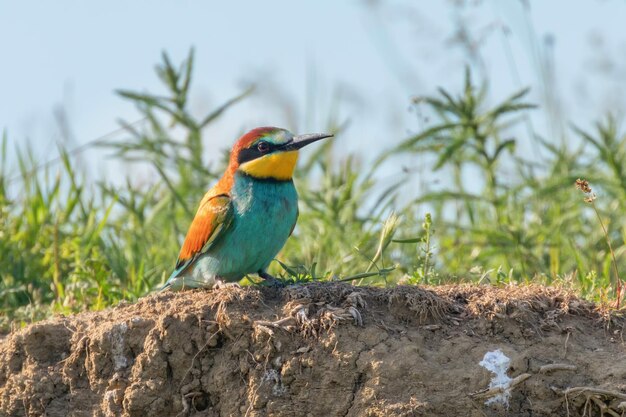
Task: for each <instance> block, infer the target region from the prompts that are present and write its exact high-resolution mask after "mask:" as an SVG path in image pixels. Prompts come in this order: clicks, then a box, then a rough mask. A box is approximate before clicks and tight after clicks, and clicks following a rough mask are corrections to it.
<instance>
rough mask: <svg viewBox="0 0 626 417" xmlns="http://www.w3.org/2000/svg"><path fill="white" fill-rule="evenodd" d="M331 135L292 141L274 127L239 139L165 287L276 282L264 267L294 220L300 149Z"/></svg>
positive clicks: (261, 128) (188, 233)
mask: <svg viewBox="0 0 626 417" xmlns="http://www.w3.org/2000/svg"><path fill="white" fill-rule="evenodd" d="M330 136H332V135H328V134H323V133H322V134H319V133H315V134H309V135H299V136H294V135H293V134H292V133H291V132H289V131H287V130H285V129H279V128H276V127H259V128H256V129H254V130H252V131H250V132H248V133H246V134H245V135H243V136H242V137H241V138H240V139H239V140H238V141H237V142H236V143H235V145H234V146H233V148H232V151H231V153H230V160H229V163H228V168H226V172H225V173H224V175H222V177H221V178H220V180H219V181H218V182H217V183H216V184H215V185H214V186H213V188H211V189H210V190H209V191H208V192H207V193H206V194H205V196H204V198H203V199H202V201H201V202H200V206H199V207H198V211H197V212H196V216H195V218H194V219H193V221H192V222H191V225H190V226H189V231H188V232H187V237H186V238H185V241H184V243H183V246H182V248H181V250H180V254H179V255H178V261H177V262H176V267H175V269H174V272H173V273H172V275H171V276H170V277H169V279H168V280H167V282H166V283H165V286H164V288H168V287H169V288H171V289H174V290H178V289H182V288H198V287H212V286H213V285H214V284H215V283H216V281H226V282H229V281H230V282H235V281H239V280H240V279H241V278H243V277H244V275H247V274H252V273H256V274H258V275H259V277H261V278H263V279H265V280H268V281H270V282H272V283H276V279H275V278H274V277H272V276H271V275H270V274H268V273H267V267H268V266H269V264H270V262H271V261H272V260H273V259H274V257H275V256H276V254H277V253H278V251H280V249H281V248H282V247H283V245H284V244H285V242H286V241H287V238H288V237H289V236H290V235H291V232H292V231H293V228H294V227H295V225H296V220H297V218H298V194H297V192H296V188H295V187H294V185H293V180H292V176H293V171H294V169H295V167H296V161H297V160H298V150H299V149H300V148H302V147H303V146H306V145H308V144H309V143H313V142H315V141H318V140H320V139H324V138H328V137H330Z"/></svg>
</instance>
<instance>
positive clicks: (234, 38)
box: [0, 0, 626, 173]
mask: <svg viewBox="0 0 626 417" xmlns="http://www.w3.org/2000/svg"><path fill="white" fill-rule="evenodd" d="M469 3H470V4H472V5H473V4H476V3H478V6H468V7H464V8H461V9H459V8H455V7H453V6H451V4H452V2H451V1H444V0H440V1H426V0H422V1H416V0H412V1H411V0H394V1H369V2H365V1H356V0H352V1H351V0H342V1H337V0H317V1H310V2H302V1H293V0H292V1H286V0H285V1H279V0H264V1H222V2H216V1H191V0H188V1H155V0H150V1H148V0H134V1H124V0H110V1H107V2H84V1H78V0H74V1H70V0H55V1H49V2H44V1H32V0H21V1H8V0H0V52H1V53H2V65H1V66H0V128H6V129H7V131H8V134H9V143H10V145H14V144H17V143H24V142H25V141H26V140H30V141H31V143H33V144H35V148H36V153H37V155H38V157H40V158H42V159H47V158H50V157H53V156H55V154H56V145H55V143H56V142H57V141H58V140H59V138H60V134H59V129H58V127H57V126H56V123H55V121H54V117H53V109H54V107H55V106H58V105H62V106H64V107H65V108H66V110H67V112H68V115H69V121H70V126H71V128H72V132H73V136H74V141H75V142H74V143H73V144H70V145H71V146H74V145H76V144H80V143H84V142H86V141H89V140H92V139H94V138H96V137H98V136H101V135H103V134H105V133H107V132H109V131H111V130H114V129H115V128H116V127H117V123H116V120H117V119H118V118H124V119H126V120H128V121H132V120H134V119H135V118H137V113H136V112H135V110H134V108H133V107H132V105H130V104H129V103H127V102H126V101H124V100H122V99H121V98H119V97H118V96H116V95H115V94H114V92H113V90H115V89H118V88H126V89H134V90H149V91H152V92H160V91H162V87H161V86H160V84H159V82H158V80H157V78H156V75H155V74H154V70H153V68H154V65H155V63H157V62H158V60H159V59H160V53H161V51H162V50H166V51H168V52H169V53H170V55H171V57H172V58H173V60H174V61H175V62H178V61H179V60H180V59H182V58H184V57H185V56H186V53H187V51H188V49H189V47H190V46H194V47H195V50H196V64H197V65H196V68H195V72H194V75H195V79H194V85H193V87H192V88H193V94H192V99H193V100H192V102H193V108H194V110H195V111H197V112H198V113H199V114H201V113H204V112H206V111H207V110H209V109H210V108H212V107H213V106H216V105H219V104H220V103H221V102H223V101H225V100H226V99H228V98H230V97H232V96H233V95H236V94H237V93H238V92H240V91H242V86H243V85H245V84H247V83H249V82H254V83H256V84H257V85H258V95H257V97H255V98H253V99H251V100H248V101H246V102H245V103H243V104H241V105H238V106H237V107H235V108H233V109H232V110H230V111H229V113H228V114H227V116H226V117H225V118H223V119H221V120H220V121H219V123H218V124H216V125H215V126H212V127H210V128H209V129H208V130H207V141H209V143H212V144H215V145H216V146H219V147H224V146H229V145H230V144H231V143H232V142H233V141H234V140H235V139H236V136H237V134H239V133H240V132H241V131H242V129H248V128H252V127H255V126H257V125H268V124H269V125H278V126H285V127H287V128H291V129H294V130H297V131H299V132H303V131H318V130H321V129H323V128H324V124H325V121H326V120H327V113H328V112H329V111H330V104H331V101H332V95H333V94H334V92H336V91H342V92H343V93H342V94H343V97H344V99H345V103H344V104H343V105H342V107H341V109H340V111H339V118H340V119H344V118H349V119H350V121H351V125H350V128H349V129H348V131H346V133H345V135H344V137H343V138H342V140H343V143H344V144H345V146H346V147H347V148H348V149H355V148H356V147H357V146H358V145H359V144H360V143H362V142H366V143H376V140H384V141H392V140H399V139H401V138H403V137H404V136H405V135H406V134H407V132H409V131H414V130H415V129H417V128H418V127H419V124H418V123H417V122H416V121H415V117H414V114H412V113H410V112H408V111H407V108H408V107H409V101H410V97H412V96H415V95H421V94H426V93H432V92H433V91H434V90H435V88H436V87H437V86H444V87H447V88H451V89H452V90H454V89H458V87H459V85H460V83H461V80H462V74H463V65H464V62H465V61H466V59H467V54H466V52H465V51H464V50H463V49H462V48H461V47H459V46H455V45H454V44H452V43H451V41H450V40H451V38H452V36H453V34H454V28H455V22H457V21H459V20H463V21H464V22H466V23H467V24H468V26H469V27H470V29H471V33H472V35H473V36H475V37H478V38H480V37H481V36H483V35H484V39H485V41H484V44H483V45H482V47H481V49H480V56H481V59H482V61H483V62H484V64H485V69H486V71H487V75H488V76H489V78H490V80H491V83H492V84H491V96H492V97H493V98H494V99H497V98H502V97H504V96H506V95H508V94H510V93H511V92H513V91H514V90H517V89H519V88H521V87H522V86H527V85H529V86H531V87H532V88H533V93H532V96H531V99H532V100H533V101H534V102H537V103H540V104H542V103H544V98H545V97H544V94H543V93H544V92H545V89H544V86H545V85H546V84H547V85H549V86H551V87H552V88H554V89H555V90H556V91H557V92H558V94H559V96H560V97H561V105H562V108H561V111H562V113H563V114H564V115H565V118H566V119H568V120H574V121H576V122H577V123H581V124H583V125H586V124H588V122H590V121H591V120H592V119H593V118H594V117H597V116H598V115H601V114H603V112H604V111H606V109H614V110H617V111H620V112H621V111H622V109H624V108H625V103H626V99H625V97H626V58H625V57H626V29H624V23H623V22H624V21H626V3H625V2H624V1H619V0H604V1H602V0H576V1H574V0H550V1H538V0H535V1H530V2H529V3H530V9H525V7H524V6H523V4H524V2H522V1H519V0H485V1H482V2H469ZM525 10H529V11H528V12H526V11H525ZM503 27H508V28H510V32H511V34H510V35H509V36H505V35H503V30H502V28H503ZM548 38H550V39H553V40H554V42H553V47H552V49H553V52H554V53H553V54H546V53H545V52H546V51H545V48H546V46H545V39H548ZM507 51H509V52H507ZM508 53H510V55H507V54H508ZM542 55H543V56H553V58H554V60H553V62H552V63H551V65H554V74H556V77H555V79H548V80H547V81H546V79H545V78H544V79H542V77H541V71H540V69H539V68H541V65H540V62H539V61H540V59H541V58H540V56H542ZM311 89H313V90H315V95H314V97H315V99H314V102H313V103H311V102H310V101H311V100H310V99H311V94H310V92H309V93H307V91H310V90H311ZM285 101H286V102H289V103H291V104H292V105H293V106H294V108H295V115H296V116H295V118H293V117H292V118H290V117H287V116H286V115H285V113H284V112H283V111H282V110H281V105H280V103H282V102H285ZM534 123H535V124H536V126H537V129H538V130H539V131H540V133H543V134H546V135H550V134H551V133H554V132H553V131H550V129H548V128H547V127H546V126H545V125H544V122H543V120H541V118H540V117H539V116H537V120H534ZM521 145H522V149H523V148H524V146H526V147H529V146H531V145H530V144H528V143H527V144H525V145H524V144H521ZM10 149H11V147H10ZM98 152H99V153H102V152H103V151H102V150H100V151H96V152H95V153H94V152H90V153H89V155H90V156H87V157H86V158H88V159H93V158H97V159H98V161H99V164H98V167H99V168H98V169H99V172H100V173H104V172H106V171H107V168H106V166H104V165H102V164H101V163H100V160H101V159H102V158H100V155H99V154H98ZM12 156H13V153H12V152H10V153H9V157H10V158H11V157H12ZM94 160H95V159H94Z"/></svg>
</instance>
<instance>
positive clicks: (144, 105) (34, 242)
mask: <svg viewBox="0 0 626 417" xmlns="http://www.w3.org/2000/svg"><path fill="white" fill-rule="evenodd" d="M157 72H158V75H159V77H160V79H161V80H162V82H163V83H164V85H165V86H166V87H167V91H168V94H167V95H166V96H163V97H161V96H155V95H151V94H146V93H137V92H132V91H126V90H123V91H119V92H118V93H119V94H120V95H121V96H122V97H124V98H125V99H128V100H131V101H133V102H134V103H135V104H136V106H137V108H138V109H139V110H140V112H141V113H142V115H143V116H144V120H145V121H144V123H143V124H141V126H140V127H137V125H136V124H124V127H125V129H126V133H127V135H126V137H125V138H124V139H123V140H121V141H119V142H115V143H110V142H109V143H106V144H101V145H100V146H105V147H106V149H102V152H103V153H106V152H109V153H113V155H114V157H115V158H118V159H119V160H122V161H128V162H136V161H139V162H141V163H144V164H148V165H149V167H150V169H151V170H152V171H153V172H154V173H155V175H156V179H155V180H154V181H151V182H149V183H144V184H137V183H136V182H134V181H132V179H130V178H129V179H128V181H127V182H126V184H125V185H124V186H113V185H111V184H110V183H109V182H107V181H105V180H103V181H102V182H99V183H95V184H94V183H90V182H88V181H86V180H85V177H84V175H83V173H82V172H81V171H80V170H77V168H76V166H75V164H74V163H73V162H72V158H71V157H70V154H69V153H68V152H67V151H66V150H65V149H63V148H60V149H59V151H60V154H61V160H62V166H63V169H62V170H61V171H60V172H59V173H58V174H55V175H53V174H52V172H53V171H52V170H51V169H50V168H49V167H46V168H45V169H43V170H37V169H35V168H37V167H38V165H37V161H35V160H33V158H32V156H31V153H30V152H29V151H28V149H25V150H24V149H23V150H22V151H18V153H17V160H18V161H19V173H20V175H19V177H18V178H17V180H16V178H15V177H14V173H9V172H7V169H6V167H7V164H6V159H7V140H8V138H7V134H6V133H5V134H4V135H3V137H2V143H1V145H2V147H1V152H2V153H1V160H2V164H1V165H0V253H1V254H2V256H1V257H0V275H1V277H2V281H1V283H0V311H1V315H0V328H4V329H6V328H7V326H9V324H10V323H11V322H28V321H31V320H36V319H39V318H42V317H45V316H47V315H49V314H52V313H70V312H74V311H81V310H86V309H101V308H104V307H106V306H109V305H112V304H115V303H117V302H119V301H121V300H135V299H137V298H138V297H141V296H143V295H145V294H146V293H148V292H150V291H154V290H155V289H157V288H159V286H160V285H161V284H162V283H163V282H164V281H165V280H166V279H167V277H168V276H169V273H170V272H171V269H172V267H173V265H174V262H175V258H176V256H177V254H178V250H179V248H180V244H181V242H182V239H183V238H184V234H185V232H186V229H187V227H188V225H189V223H190V221H191V219H192V217H193V214H194V211H195V208H196V204H197V203H198V201H199V200H200V198H201V197H202V196H203V194H204V193H205V191H206V190H207V189H208V187H209V186H210V185H211V184H212V183H213V182H214V181H215V180H216V178H217V176H218V175H219V174H220V173H221V172H222V171H223V169H224V167H225V163H226V155H227V152H228V149H226V146H227V145H226V143H228V141H225V145H224V146H225V148H224V149H221V150H220V152H223V157H221V158H215V157H213V158H208V155H209V154H210V152H209V150H208V149H207V145H206V143H205V141H204V140H203V135H202V133H203V129H204V128H205V127H206V126H208V125H210V124H211V123H213V122H214V121H215V120H217V119H218V118H219V117H220V116H221V115H222V113H223V112H224V111H226V110H227V109H228V108H229V107H230V106H232V105H234V104H235V103H237V102H239V101H240V100H245V99H246V97H247V95H248V93H249V91H243V92H242V94H241V95H240V96H238V97H235V98H233V99H231V100H229V101H228V102H226V103H225V104H224V105H223V106H221V107H219V108H218V109H216V110H215V111H213V112H211V113H210V114H208V115H206V116H205V117H203V118H200V119H197V118H194V117H193V116H192V115H191V114H190V112H189V110H188V94H189V91H190V88H191V78H192V72H193V54H190V56H189V57H188V59H187V60H185V61H184V62H183V63H182V65H181V66H180V68H177V67H175V66H174V65H173V64H172V63H171V62H170V61H169V59H168V57H167V55H164V56H163V62H162V63H161V64H160V65H159V66H158V67H157ZM486 93H487V89H486V86H484V85H483V86H477V85H475V83H474V82H473V80H472V76H471V74H470V71H469V70H467V71H466V73H465V84H464V89H463V91H461V92H460V93H459V94H455V93H453V92H448V91H445V90H443V89H440V90H439V92H438V94H437V95H435V96H433V97H421V98H417V99H416V100H415V101H414V103H413V105H414V106H415V107H417V108H419V110H420V111H419V112H417V113H419V114H429V115H430V116H429V122H428V123H427V124H426V125H425V126H424V129H423V130H422V131H420V132H417V133H416V134H415V135H413V136H411V137H408V138H404V139H402V140H396V141H391V140H390V143H396V144H397V145H396V146H394V147H393V148H389V149H385V150H383V151H382V152H381V154H380V155H378V157H377V158H376V162H375V163H373V164H371V165H370V166H364V165H363V164H362V163H359V157H358V155H351V156H348V157H341V158H339V157H338V153H337V152H336V150H335V148H334V147H335V146H336V144H337V143H339V142H340V141H341V136H342V135H343V132H342V127H341V126H337V125H335V124H334V123H333V122H329V124H328V125H327V126H320V127H319V130H324V129H325V130H327V131H331V132H333V133H335V134H336V135H337V140H332V141H327V142H325V144H324V145H321V146H318V147H317V148H315V151H311V152H307V155H310V156H308V157H307V158H306V159H304V160H302V161H301V163H300V165H299V168H298V172H297V174H296V185H297V187H298V190H299V194H300V218H299V221H298V227H297V228H296V231H295V233H294V235H293V236H292V238H291V239H290V240H289V241H288V243H287V245H286V246H285V248H284V249H283V251H282V252H281V253H280V254H279V256H278V260H279V262H275V263H274V264H273V265H272V270H271V272H273V273H274V274H278V275H280V276H282V277H283V279H285V280H286V281H288V282H302V281H310V280H344V281H348V282H352V283H354V284H370V285H395V284H397V283H407V284H424V283H426V284H442V283H450V282H467V281H471V282H481V283H486V282H491V283H493V284H495V283H507V282H511V281H515V282H529V281H533V282H540V283H545V284H552V283H559V284H561V285H566V286H568V287H571V288H574V289H576V291H578V292H579V293H580V294H581V295H583V296H585V297H588V298H591V299H595V300H599V301H606V300H609V299H611V297H615V294H614V288H615V282H614V280H615V276H614V275H612V274H611V254H610V252H609V250H608V246H607V242H606V240H605V236H604V234H603V232H602V229H601V227H600V225H599V223H598V219H597V218H595V217H594V216H595V215H594V212H593V210H592V208H590V207H589V205H588V204H585V202H584V201H583V197H584V196H583V195H582V194H581V193H580V192H578V191H576V190H575V189H574V182H575V180H576V179H577V178H579V177H585V178H586V179H588V180H589V181H590V182H591V185H592V186H593V187H594V188H595V189H594V191H596V192H597V194H598V198H597V199H596V200H595V208H596V209H597V211H598V214H599V216H600V217H601V219H602V220H603V222H604V224H605V225H606V227H607V230H608V238H609V241H610V242H611V243H612V246H613V248H616V252H615V255H616V258H617V262H618V264H619V266H620V270H625V269H624V266H625V265H624V263H625V260H624V256H623V252H624V238H625V236H626V227H625V226H626V222H625V221H624V216H623V215H622V213H624V212H625V209H626V166H625V165H624V164H626V134H625V133H624V132H623V131H622V130H620V128H619V123H618V121H617V120H616V119H615V118H613V117H611V116H607V118H606V119H604V120H601V121H598V122H597V123H596V124H595V128H594V129H593V130H591V131H583V130H581V129H579V128H574V129H572V130H571V132H570V134H571V135H572V137H576V138H578V139H579V140H580V143H582V145H580V146H579V147H577V148H574V147H573V146H571V145H567V144H568V143H571V142H570V141H569V140H564V141H562V142H561V143H560V144H555V143H554V141H548V140H543V139H541V138H536V139H537V143H538V146H540V147H541V149H538V150H537V152H536V155H543V157H541V158H540V157H536V158H533V159H532V160H528V159H525V158H523V157H522V156H520V155H518V154H517V153H516V143H517V141H518V140H520V139H518V137H517V136H519V135H518V134H517V132H519V131H521V130H522V129H518V128H516V126H518V124H519V123H520V122H521V121H522V120H523V118H524V117H525V114H526V113H527V112H530V111H542V109H535V108H534V106H533V105H532V104H530V103H528V102H527V101H526V99H525V97H526V93H527V90H522V91H519V92H516V93H514V94H512V95H511V96H510V97H509V98H507V99H505V100H503V101H501V102H500V103H497V104H495V105H490V104H489V103H488V102H487V100H486V98H485V97H486ZM173 132H177V134H176V135H174V133H173ZM181 132H182V139H181ZM232 139H233V140H234V138H232ZM390 139H393V138H390ZM525 139H526V140H527V139H528V138H525ZM522 140H524V139H522ZM407 155H423V156H424V158H423V160H424V161H430V165H429V167H428V170H427V172H429V175H432V178H435V177H438V178H449V179H450V180H449V181H447V182H443V183H442V184H440V185H438V186H435V185H432V186H428V187H427V188H426V189H416V187H415V184H417V183H418V182H417V181H416V179H415V178H414V174H412V173H411V170H407V171H406V172H405V173H404V174H403V175H400V176H397V177H396V178H395V179H394V182H392V183H391V184H388V182H383V181H381V180H380V178H381V176H384V175H381V173H382V172H383V170H384V166H385V164H386V163H387V164H388V163H396V161H397V159H398V158H402V157H406V156H407ZM208 159H211V160H216V159H219V160H220V161H221V163H211V162H209V160H208ZM385 184H386V185H385ZM251 280H252V281H255V278H254V277H251ZM612 280H613V282H612ZM245 281H246V280H244V282H245Z"/></svg>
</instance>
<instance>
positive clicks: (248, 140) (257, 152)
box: [230, 127, 332, 181]
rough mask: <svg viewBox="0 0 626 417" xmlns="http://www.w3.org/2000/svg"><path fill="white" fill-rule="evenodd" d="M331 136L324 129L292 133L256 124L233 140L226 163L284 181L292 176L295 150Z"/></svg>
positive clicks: (238, 168)
mask: <svg viewBox="0 0 626 417" xmlns="http://www.w3.org/2000/svg"><path fill="white" fill-rule="evenodd" d="M331 136H332V135H329V134H326V133H313V134H308V135H297V136H294V135H293V134H292V133H291V132H289V131H288V130H285V129H279V128H277V127H258V128H256V129H253V130H251V131H250V132H248V133H246V134H245V135H243V136H242V137H241V138H239V140H238V141H237V143H235V146H233V150H232V152H231V155H230V166H231V167H233V168H235V167H236V168H235V169H236V170H237V171H239V172H242V173H244V174H246V175H249V176H251V177H254V178H259V179H270V180H272V179H273V180H277V181H287V180H290V179H291V177H292V176H293V171H294V169H295V167H296V162H297V160H298V150H299V149H300V148H302V147H304V146H306V145H308V144H309V143H313V142H315V141H318V140H320V139H324V138H328V137H331Z"/></svg>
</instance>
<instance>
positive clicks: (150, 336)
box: [0, 283, 626, 416]
mask: <svg viewBox="0 0 626 417" xmlns="http://www.w3.org/2000/svg"><path fill="white" fill-rule="evenodd" d="M623 324H624V320H623V319H622V317H621V316H619V315H617V314H615V313H613V314H608V313H606V312H602V311H600V310H598V309H597V308H596V307H595V306H594V305H593V304H591V303H588V302H585V301H582V300H580V299H578V298H576V297H575V296H573V295H572V294H571V293H568V292H566V291H564V290H560V289H554V288H543V287H534V286H507V287H500V288H494V287H490V286H469V285H463V286H443V287H432V288H418V287H396V288H393V289H382V288H366V287H354V286H350V285H346V284H339V283H324V284H321V283H316V284H310V285H305V286H294V287H289V288H285V289H270V288H256V287H254V288H250V287H247V288H238V287H226V288H222V289H219V290H213V291H205V290H195V291H187V292H181V293H169V292H164V293H157V294H152V295H149V296H147V297H145V298H143V299H141V300H139V301H138V302H137V303H135V304H132V305H131V304H123V305H119V306H117V307H115V308H111V309H108V310H105V311H101V312H92V313H83V314H78V315H76V316H72V317H57V318H54V319H51V320H48V321H45V322H41V323H37V324H34V325H31V326H28V327H27V328H25V329H22V330H20V331H17V332H14V333H12V334H10V335H9V336H8V337H7V338H6V339H4V341H2V342H0V415H8V416H35V415H46V416H67V415H72V416H117V415H124V416H146V415H152V416H200V415H202V416H269V415H271V416H422V415H423V416H451V415H455V416H500V415H507V416H531V415H532V416H582V415H585V416H588V415H611V416H620V415H623V412H624V410H625V409H626V352H625V350H624V343H623V340H622V329H623Z"/></svg>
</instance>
